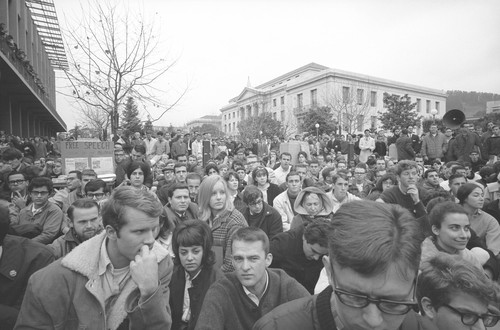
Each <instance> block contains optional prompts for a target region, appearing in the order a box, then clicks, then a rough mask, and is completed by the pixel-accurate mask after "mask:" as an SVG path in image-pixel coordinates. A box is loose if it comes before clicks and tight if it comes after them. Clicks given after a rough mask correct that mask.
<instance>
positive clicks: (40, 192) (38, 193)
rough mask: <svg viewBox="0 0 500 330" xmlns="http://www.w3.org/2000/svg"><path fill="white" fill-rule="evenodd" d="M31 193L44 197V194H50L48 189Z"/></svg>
mask: <svg viewBox="0 0 500 330" xmlns="http://www.w3.org/2000/svg"><path fill="white" fill-rule="evenodd" d="M31 194H32V195H33V196H42V197H44V196H47V195H48V194H49V192H48V191H32V192H31Z"/></svg>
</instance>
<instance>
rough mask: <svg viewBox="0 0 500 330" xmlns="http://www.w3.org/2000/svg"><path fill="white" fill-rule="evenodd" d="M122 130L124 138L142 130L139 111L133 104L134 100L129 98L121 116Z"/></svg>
mask: <svg viewBox="0 0 500 330" xmlns="http://www.w3.org/2000/svg"><path fill="white" fill-rule="evenodd" d="M122 128H123V133H124V135H125V136H127V137H129V136H130V135H132V134H134V133H135V132H140V131H141V130H142V124H141V120H140V118H139V110H138V109H137V105H136V104H135V101H134V98H133V97H131V96H129V97H128V98H127V104H126V105H125V109H124V110H123V114H122Z"/></svg>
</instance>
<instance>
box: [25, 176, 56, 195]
mask: <svg viewBox="0 0 500 330" xmlns="http://www.w3.org/2000/svg"><path fill="white" fill-rule="evenodd" d="M42 187H46V188H47V190H48V191H49V194H50V193H51V192H52V190H53V188H54V184H53V183H52V180H51V179H49V178H46V177H44V176H39V177H36V178H33V180H31V182H30V184H29V185H28V191H29V192H32V191H33V188H42Z"/></svg>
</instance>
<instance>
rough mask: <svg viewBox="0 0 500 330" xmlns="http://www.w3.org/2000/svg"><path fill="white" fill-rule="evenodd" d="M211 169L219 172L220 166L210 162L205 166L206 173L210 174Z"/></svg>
mask: <svg viewBox="0 0 500 330" xmlns="http://www.w3.org/2000/svg"><path fill="white" fill-rule="evenodd" d="M210 170H215V171H216V172H217V174H218V173H220V172H219V167H218V166H217V164H215V163H208V164H207V166H205V175H208V173H209V172H210Z"/></svg>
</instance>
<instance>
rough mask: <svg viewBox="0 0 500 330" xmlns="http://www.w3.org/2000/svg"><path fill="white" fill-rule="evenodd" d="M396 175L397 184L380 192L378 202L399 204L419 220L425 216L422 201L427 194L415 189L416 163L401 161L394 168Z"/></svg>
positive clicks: (416, 178)
mask: <svg viewBox="0 0 500 330" xmlns="http://www.w3.org/2000/svg"><path fill="white" fill-rule="evenodd" d="M396 175H397V176H398V181H399V184H398V185H397V186H394V187H392V188H389V189H387V190H385V191H384V192H382V194H381V195H380V197H379V199H377V201H378V202H384V203H389V204H399V205H401V206H402V207H404V208H405V209H407V210H409V211H410V212H412V213H413V214H414V215H415V217H417V218H419V217H422V216H424V215H426V214H427V212H426V211H425V206H424V204H423V203H422V200H423V199H425V197H426V195H427V192H426V191H425V190H424V189H423V188H421V187H417V181H418V168H417V163H415V162H414V161H411V160H402V161H400V162H399V163H398V165H397V166H396Z"/></svg>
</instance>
